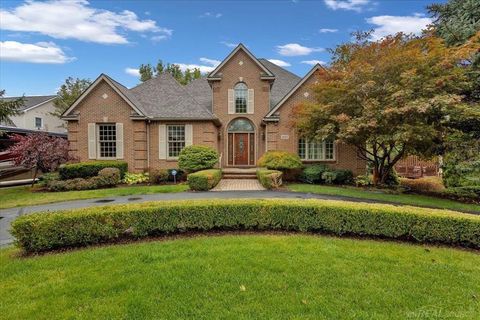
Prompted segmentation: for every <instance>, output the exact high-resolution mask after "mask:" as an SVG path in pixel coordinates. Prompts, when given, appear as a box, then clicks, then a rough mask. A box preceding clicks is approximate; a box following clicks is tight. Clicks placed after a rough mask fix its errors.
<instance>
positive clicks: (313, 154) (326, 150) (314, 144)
mask: <svg viewBox="0 0 480 320" xmlns="http://www.w3.org/2000/svg"><path fill="white" fill-rule="evenodd" d="M298 156H299V157H300V159H302V160H314V161H315V160H317V161H322V160H323V161H325V160H335V144H334V142H333V140H332V139H325V140H322V141H315V140H309V139H305V138H300V139H299V140H298Z"/></svg>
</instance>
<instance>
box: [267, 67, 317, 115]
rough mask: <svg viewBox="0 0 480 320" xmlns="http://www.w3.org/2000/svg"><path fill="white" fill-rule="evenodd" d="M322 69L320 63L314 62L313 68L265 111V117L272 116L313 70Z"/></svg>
mask: <svg viewBox="0 0 480 320" xmlns="http://www.w3.org/2000/svg"><path fill="white" fill-rule="evenodd" d="M319 69H323V67H322V66H321V65H320V64H318V63H317V64H316V65H315V66H313V68H312V69H311V70H310V71H309V72H308V73H307V74H306V75H305V76H304V77H303V78H302V79H301V80H300V81H298V83H297V84H296V85H295V86H294V87H293V88H292V89H291V90H290V91H289V92H288V93H287V94H286V95H285V96H284V97H283V98H282V99H281V100H280V101H279V102H278V103H277V104H276V105H275V106H274V107H273V108H272V109H271V110H270V112H268V113H267V115H266V116H265V118H268V117H271V116H273V114H274V113H275V112H276V111H277V110H278V109H279V108H280V107H281V106H282V105H283V104H284V103H285V102H286V101H287V100H288V98H290V97H291V96H292V95H293V94H294V93H295V92H296V91H297V90H298V88H300V87H301V86H302V84H304V83H305V81H307V80H308V79H309V78H310V77H311V76H312V75H313V74H314V73H315V71H317V70H319Z"/></svg>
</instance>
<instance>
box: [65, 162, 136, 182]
mask: <svg viewBox="0 0 480 320" xmlns="http://www.w3.org/2000/svg"><path fill="white" fill-rule="evenodd" d="M104 168H118V170H120V178H121V179H123V177H124V176H125V172H127V171H128V164H127V162H125V161H120V160H104V161H87V162H78V163H70V164H65V165H62V166H60V169H59V170H58V173H59V174H60V179H62V180H67V179H75V178H90V177H94V176H96V175H98V173H99V172H100V170H102V169H104Z"/></svg>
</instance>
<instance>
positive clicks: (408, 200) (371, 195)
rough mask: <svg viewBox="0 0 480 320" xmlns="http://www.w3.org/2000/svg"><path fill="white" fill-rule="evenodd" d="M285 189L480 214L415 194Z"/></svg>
mask: <svg viewBox="0 0 480 320" xmlns="http://www.w3.org/2000/svg"><path fill="white" fill-rule="evenodd" d="M287 188H288V189H289V190H291V191H296V192H305V193H316V194H325V195H334V196H344V197H352V198H358V199H370V200H379V201H386V202H391V203H398V204H406V205H412V206H423V207H431V208H440V209H450V210H461V211H471V212H480V205H476V204H466V203H461V202H457V201H453V200H448V199H440V198H434V197H428V196H422V195H417V194H393V193H386V192H385V191H383V190H365V189H362V188H356V187H335V186H326V185H314V184H289V185H287Z"/></svg>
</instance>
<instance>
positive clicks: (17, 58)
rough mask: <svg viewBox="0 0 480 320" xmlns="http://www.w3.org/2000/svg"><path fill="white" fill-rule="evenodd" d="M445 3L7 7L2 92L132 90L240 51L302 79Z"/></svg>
mask: <svg viewBox="0 0 480 320" xmlns="http://www.w3.org/2000/svg"><path fill="white" fill-rule="evenodd" d="M432 2H437V3H438V2H445V1H441V0H429V1H421V0H418V1H415V0H403V1H402V0H337V1H336V0H318V1H302V0H294V1H291V0H290V1H158V2H157V1H86V0H69V1H66V0H54V1H44V2H39V1H33V0H32V1H5V0H3V1H2V2H1V8H0V89H5V90H6V94H7V96H17V95H22V94H25V95H42V94H54V93H55V92H56V90H57V89H58V87H59V86H60V85H61V84H62V83H63V81H64V80H65V78H67V77H69V76H72V77H80V78H90V79H92V80H93V79H95V78H96V77H97V76H98V75H99V74H100V73H102V72H103V73H106V74H108V75H110V76H111V77H113V78H114V79H116V80H117V81H120V82H121V83H123V84H124V85H126V86H127V87H131V86H134V85H135V84H137V83H138V82H139V81H138V77H137V76H136V75H135V74H136V69H138V66H139V65H140V64H141V63H147V62H150V63H152V64H155V63H156V61H157V60H158V59H162V60H163V61H165V62H170V63H177V64H181V66H182V67H187V66H189V65H191V66H201V68H202V70H203V71H205V72H206V71H208V70H210V69H211V68H213V67H214V66H215V65H216V64H217V63H219V61H220V60H222V59H223V58H224V57H225V56H226V55H228V53H229V52H230V51H231V50H232V47H234V46H235V45H236V44H238V43H239V42H242V43H243V44H245V45H246V46H247V47H248V48H249V49H250V50H251V51H252V52H253V54H255V55H256V56H257V57H259V58H266V59H272V61H273V62H274V63H277V64H279V65H281V66H284V67H285V68H286V69H288V70H290V71H292V72H294V73H296V74H298V75H300V76H302V75H304V74H305V73H306V72H307V71H308V70H309V69H310V68H311V64H313V63H315V62H318V61H320V62H322V63H328V61H329V59H330V57H329V54H328V52H327V51H326V50H325V49H326V48H333V47H335V45H337V44H339V43H342V42H345V41H348V40H349V39H350V37H351V35H350V33H351V32H352V31H355V30H369V29H372V28H373V29H375V30H376V31H375V33H374V37H375V38H380V37H381V36H383V35H386V34H389V33H394V32H398V31H404V32H413V33H418V32H420V31H421V29H422V28H423V27H424V26H425V25H426V24H428V22H429V17H428V14H427V11H426V6H427V5H428V4H430V3H432Z"/></svg>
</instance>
